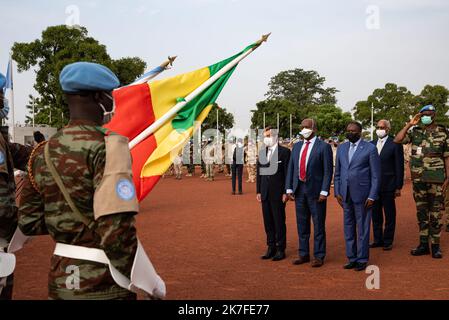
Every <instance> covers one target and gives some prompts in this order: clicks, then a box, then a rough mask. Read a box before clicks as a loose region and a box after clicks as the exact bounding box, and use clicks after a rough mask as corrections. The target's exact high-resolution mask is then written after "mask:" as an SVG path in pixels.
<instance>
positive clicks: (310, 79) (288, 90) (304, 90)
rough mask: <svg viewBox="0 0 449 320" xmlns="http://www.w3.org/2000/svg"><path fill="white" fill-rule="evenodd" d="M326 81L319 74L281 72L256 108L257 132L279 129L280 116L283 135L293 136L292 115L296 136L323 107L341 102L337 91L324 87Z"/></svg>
mask: <svg viewBox="0 0 449 320" xmlns="http://www.w3.org/2000/svg"><path fill="white" fill-rule="evenodd" d="M325 81H326V79H325V78H324V77H321V76H320V75H319V74H318V73H317V72H316V71H313V70H311V71H305V70H303V69H298V68H297V69H293V70H287V71H281V72H279V73H278V74H277V75H275V76H274V77H272V78H271V80H270V82H269V84H268V92H267V93H266V94H265V96H266V97H267V98H266V99H265V100H263V101H259V102H258V103H257V104H256V107H257V109H256V110H251V111H252V112H253V115H252V118H251V123H252V127H253V128H262V127H263V115H264V113H265V124H266V125H267V126H271V127H274V128H276V127H277V114H279V135H280V136H281V137H289V136H290V115H292V119H293V123H292V131H293V135H296V134H297V133H298V131H299V126H300V124H301V121H302V120H303V119H304V118H307V117H308V116H309V115H310V114H314V113H316V112H318V111H319V108H320V106H321V105H334V104H335V103H336V101H337V99H336V97H335V94H336V93H337V92H338V90H337V89H335V88H326V87H324V82H325Z"/></svg>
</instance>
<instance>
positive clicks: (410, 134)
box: [394, 105, 449, 259]
mask: <svg viewBox="0 0 449 320" xmlns="http://www.w3.org/2000/svg"><path fill="white" fill-rule="evenodd" d="M420 121H421V124H422V126H416V125H417V124H418V123H419V122H420ZM413 126H415V127H414V128H413V129H412V130H410V131H409V129H410V128H412V127H413ZM394 142H396V143H405V144H407V143H411V144H412V154H411V156H410V171H411V178H412V182H413V197H414V198H415V202H416V210H417V215H418V225H419V235H420V237H419V239H420V244H419V246H418V247H417V248H415V249H413V250H412V251H411V254H412V255H413V256H421V255H427V254H430V249H429V242H430V243H431V248H432V257H433V258H436V259H439V258H442V253H441V250H440V234H441V215H442V214H441V209H442V208H443V200H444V194H445V192H446V189H447V187H448V184H449V135H448V133H447V131H446V128H445V127H443V126H441V125H438V124H436V123H435V107H434V106H432V105H427V106H425V107H423V108H422V109H421V110H420V112H419V113H418V114H417V115H415V116H414V117H413V119H412V120H410V122H409V123H407V124H406V126H405V127H404V128H403V129H402V130H401V131H399V133H398V134H397V135H396V138H395V139H394Z"/></svg>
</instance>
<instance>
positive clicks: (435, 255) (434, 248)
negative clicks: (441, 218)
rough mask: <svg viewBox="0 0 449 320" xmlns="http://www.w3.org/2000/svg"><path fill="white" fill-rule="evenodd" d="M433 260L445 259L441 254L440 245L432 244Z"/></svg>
mask: <svg viewBox="0 0 449 320" xmlns="http://www.w3.org/2000/svg"><path fill="white" fill-rule="evenodd" d="M432 258H434V259H441V258H443V254H442V253H441V250H440V245H439V244H432Z"/></svg>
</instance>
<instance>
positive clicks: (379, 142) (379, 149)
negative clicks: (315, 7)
mask: <svg viewBox="0 0 449 320" xmlns="http://www.w3.org/2000/svg"><path fill="white" fill-rule="evenodd" d="M387 139H388V135H386V136H385V137H383V138H382V139H381V138H379V139H378V140H377V145H376V147H377V153H379V155H380V153H381V152H382V148H383V147H384V146H385V142H387Z"/></svg>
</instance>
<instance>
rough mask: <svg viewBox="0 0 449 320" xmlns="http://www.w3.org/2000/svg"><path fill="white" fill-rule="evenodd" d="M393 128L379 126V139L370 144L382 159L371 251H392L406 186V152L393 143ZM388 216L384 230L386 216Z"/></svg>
mask: <svg viewBox="0 0 449 320" xmlns="http://www.w3.org/2000/svg"><path fill="white" fill-rule="evenodd" d="M390 129H391V125H390V121H388V120H380V121H379V122H378V123H377V130H376V135H377V139H376V140H373V141H372V142H371V143H372V144H373V145H375V146H376V148H377V152H378V153H379V156H380V165H381V172H382V176H381V179H380V181H381V184H380V192H379V200H377V201H376V202H375V203H374V207H373V233H374V242H373V243H372V244H371V245H370V247H371V248H377V247H383V250H386V251H387V250H391V249H392V248H393V239H394V231H395V228H396V203H395V198H396V197H399V196H401V189H402V186H403V185H404V149H403V147H402V145H400V144H396V143H394V139H393V138H392V137H390V136H388V133H389V132H390ZM383 212H385V228H384V226H383V224H384V213H383Z"/></svg>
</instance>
